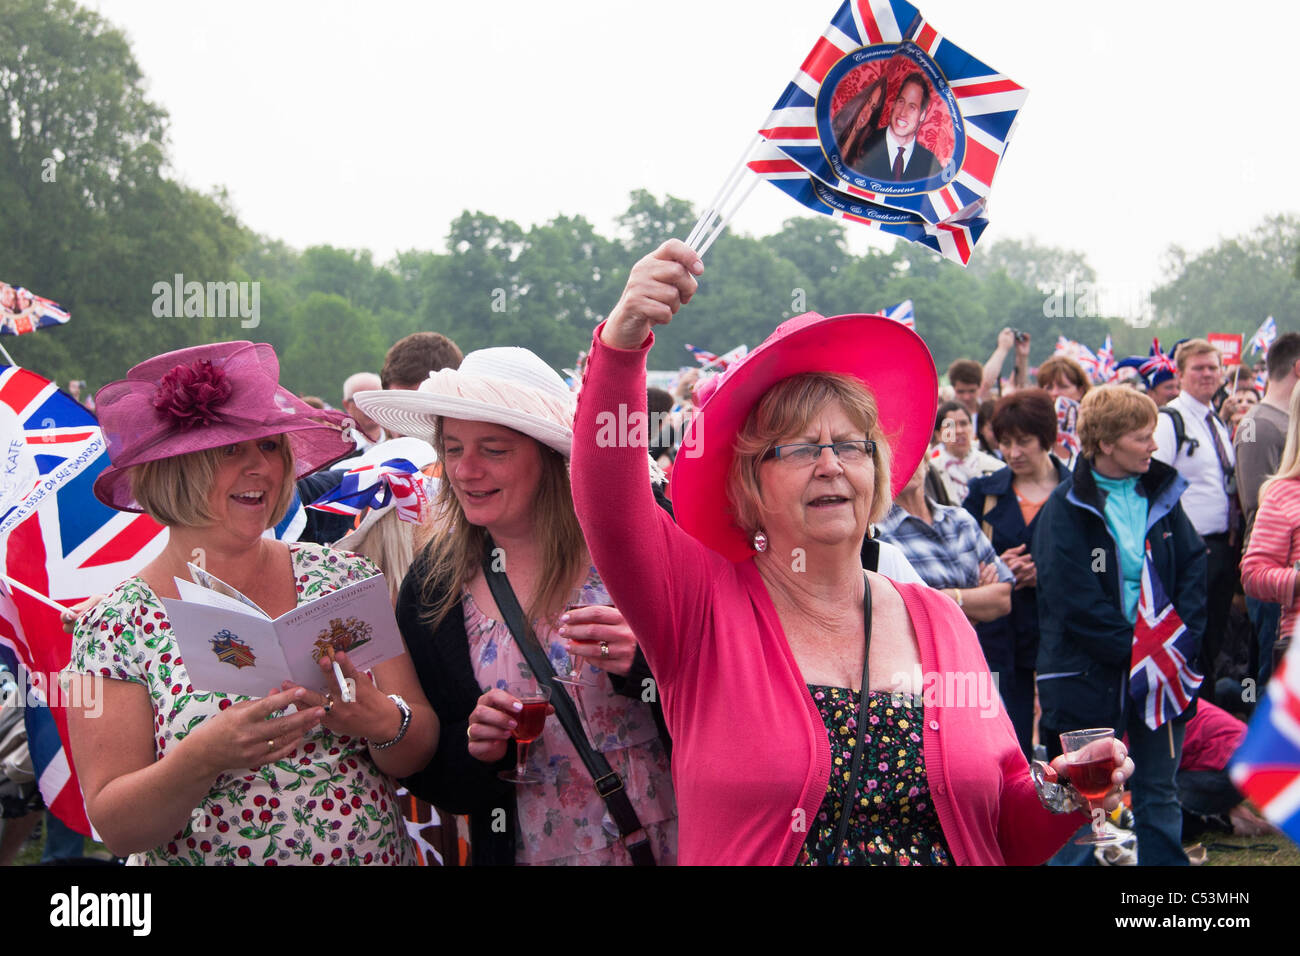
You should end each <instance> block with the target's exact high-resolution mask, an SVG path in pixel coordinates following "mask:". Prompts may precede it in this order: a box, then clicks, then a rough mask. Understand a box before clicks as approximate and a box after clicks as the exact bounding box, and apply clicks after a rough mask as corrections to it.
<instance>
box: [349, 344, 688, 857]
mask: <svg viewBox="0 0 1300 956" xmlns="http://www.w3.org/2000/svg"><path fill="white" fill-rule="evenodd" d="M356 401H357V403H358V404H359V405H360V406H361V408H362V409H363V410H364V411H365V412H366V414H368V415H370V416H371V417H372V418H374V420H375V421H377V422H379V423H380V424H381V425H383V426H384V427H385V429H387V430H389V431H390V432H396V433H399V434H403V435H411V436H414V437H417V438H423V439H425V440H427V441H429V442H430V443H431V444H432V445H433V446H434V447H435V448H436V449H437V451H438V455H439V458H440V459H441V461H442V464H443V477H444V481H443V483H442V486H441V488H440V490H439V493H438V497H437V501H436V502H435V508H434V510H435V515H434V520H435V521H436V522H438V523H439V525H440V531H439V533H438V534H436V535H435V537H434V538H433V540H432V541H431V542H430V543H429V545H428V546H427V547H426V548H425V549H424V550H423V551H422V552H421V553H420V554H419V556H418V557H417V558H416V561H415V563H414V564H413V565H412V568H411V571H410V573H409V574H408V575H407V577H406V580H405V581H404V582H403V584H402V589H401V591H400V593H399V595H398V603H397V619H398V624H399V626H400V627H401V630H402V634H403V636H404V637H405V639H406V641H407V643H408V645H409V646H410V648H411V654H412V659H413V660H414V662H415V666H416V671H417V673H418V674H419V677H420V680H421V683H422V684H423V686H424V689H425V693H426V695H427V696H428V697H429V700H430V703H432V704H433V707H434V709H435V711H437V713H438V715H439V719H440V721H441V722H442V728H443V733H442V738H441V743H440V746H439V747H438V751H437V753H436V755H435V757H434V759H433V761H432V762H431V763H430V764H429V765H428V767H426V768H425V770H424V771H422V772H421V773H419V774H416V775H414V776H412V777H410V778H408V780H407V781H406V782H407V785H408V786H409V787H410V789H411V790H412V792H414V793H416V794H417V795H419V796H421V797H423V798H425V799H427V800H429V801H430V802H432V803H434V804H436V805H437V806H439V807H445V808H447V809H448V810H451V811H452V812H456V813H467V814H469V816H470V832H471V839H470V844H471V852H472V854H473V862H475V863H478V864H482V863H497V864H502V863H523V864H565V863H580V864H586V863H616V864H617V863H622V864H626V863H646V862H649V860H650V859H651V857H653V860H654V861H655V862H657V863H660V864H664V863H673V862H675V861H676V835H677V830H676V817H677V810H676V804H675V801H674V798H673V793H672V785H671V774H670V770H669V763H668V756H667V752H666V747H665V746H664V744H663V743H662V742H661V739H660V734H659V730H658V727H657V722H656V719H655V714H654V712H653V708H652V706H651V703H649V702H648V701H653V700H654V699H655V694H654V685H653V684H652V683H649V682H646V681H643V680H642V679H641V678H640V674H639V672H638V671H637V670H635V669H634V668H637V667H641V668H643V667H644V663H643V659H640V660H638V654H637V647H636V639H635V637H634V635H633V634H632V631H631V629H630V628H628V626H627V624H626V623H625V622H624V621H623V617H622V615H621V614H620V613H619V612H618V610H617V609H616V608H614V607H612V606H600V605H601V604H602V603H606V604H608V603H609V602H608V596H607V595H606V594H605V590H604V585H603V583H602V582H601V580H600V578H599V576H598V575H597V574H596V572H595V569H594V568H593V567H592V564H591V559H590V556H589V555H588V553H587V547H586V544H585V542H584V541H583V538H582V532H581V530H580V529H579V527H578V520H577V517H576V516H575V515H574V512H573V503H572V497H571V494H570V490H569V476H568V459H569V454H570V449H571V446H572V440H573V431H572V421H573V409H574V398H573V395H572V394H571V393H570V391H569V389H568V388H567V386H566V385H565V384H564V381H563V380H562V379H561V378H560V376H559V375H557V374H556V373H555V372H554V371H553V370H551V369H550V368H549V367H548V366H547V365H546V364H545V363H544V362H542V361H541V359H539V358H538V357H537V356H536V355H534V354H533V353H532V352H529V351H528V350H526V349H520V348H492V349H484V350H481V351H478V352H473V353H471V354H469V355H467V356H466V357H465V360H464V362H463V363H462V364H461V366H460V368H459V369H456V370H452V369H443V370H441V371H439V372H435V373H433V374H431V375H430V376H429V378H428V379H426V380H425V381H424V383H422V384H421V386H420V388H419V390H418V391H384V392H361V393H359V394H358V395H357V396H356ZM489 577H491V578H492V579H493V581H494V583H491V584H490V583H489ZM503 583H504V586H505V587H506V588H507V590H508V591H509V592H511V593H512V594H513V595H514V596H515V598H516V600H517V603H518V606H519V607H521V608H522V609H523V613H522V615H520V617H519V618H518V619H517V620H516V621H515V627H513V628H512V627H510V626H509V625H508V624H507V623H506V621H507V620H510V617H511V615H509V613H508V611H509V599H508V598H507V599H506V603H507V608H506V610H505V611H503V610H502V609H501V608H500V606H499V603H498V600H497V598H496V594H499V593H501V592H500V588H501V587H502V586H503ZM493 587H495V588H497V589H498V590H497V591H495V592H494V590H493ZM578 588H581V589H583V590H584V592H586V596H587V599H588V600H587V603H589V604H593V605H596V606H589V607H581V608H576V609H573V610H571V611H566V610H565V605H566V600H567V598H568V597H569V595H570V594H571V592H573V591H574V590H575V589H578ZM520 631H523V633H519V632H520ZM521 644H522V645H523V646H521ZM536 646H539V649H540V651H541V652H542V653H541V655H540V656H536V655H535V659H536V660H540V659H541V657H542V656H544V657H545V658H546V660H545V661H543V663H545V664H547V665H548V667H547V668H546V669H547V670H548V671H550V670H551V668H553V672H551V673H538V671H539V670H542V668H540V667H533V666H532V665H530V663H529V662H528V659H527V656H528V654H530V653H534V654H535V652H533V651H532V650H531V649H532V648H534V647H536ZM526 648H527V650H526ZM571 658H574V659H581V660H582V661H583V662H584V663H585V665H586V666H584V667H582V668H581V670H582V673H583V674H584V676H585V677H586V678H588V679H589V680H590V681H591V684H590V685H589V686H579V687H576V688H575V687H573V686H572V685H570V686H562V685H560V684H554V685H551V679H552V677H553V676H554V674H555V673H559V674H562V675H567V674H568V673H569V670H570V660H571ZM521 677H522V678H526V679H534V680H536V681H537V682H538V683H540V684H548V685H551V686H552V688H553V696H552V704H553V705H554V706H556V707H557V708H565V707H567V706H568V701H567V700H565V699H562V698H561V695H574V694H576V695H578V697H579V700H578V702H577V703H578V706H579V708H580V711H581V713H582V714H584V715H585V718H586V719H585V720H583V721H581V725H580V728H579V730H578V733H581V734H583V736H584V737H585V738H586V739H588V740H590V741H591V742H592V743H593V744H594V749H595V751H597V755H596V756H597V758H599V759H603V760H605V761H607V763H608V765H609V768H610V770H611V771H612V773H613V774H616V775H617V777H614V776H606V775H604V774H600V773H594V772H593V771H592V769H590V767H591V766H592V764H591V763H590V762H589V760H590V754H588V755H587V756H586V757H584V755H583V754H582V753H581V752H580V744H579V743H577V742H575V740H574V739H573V737H572V736H571V735H570V733H568V732H566V730H565V729H564V727H562V726H561V722H560V721H559V720H557V719H548V720H547V722H546V726H545V730H544V731H543V734H542V736H541V737H539V738H538V739H537V740H536V741H535V742H534V743H533V744H532V747H531V751H530V755H529V769H530V771H532V772H533V773H536V774H538V775H540V776H541V777H542V778H543V781H544V782H543V783H539V784H524V785H514V784H511V783H507V782H504V781H502V780H501V779H499V776H498V771H500V770H504V769H508V768H510V767H512V766H513V765H514V757H515V752H514V744H513V741H512V738H511V730H512V728H513V727H514V726H515V718H516V717H517V716H518V715H519V710H520V707H521V704H520V701H519V700H518V699H517V698H516V697H514V696H512V695H511V694H509V693H507V691H506V690H505V689H504V688H505V687H506V686H507V685H508V684H510V683H512V682H514V681H518V680H519V679H520V678H521ZM598 777H599V778H600V785H599V786H598V785H597V784H596V783H595V780H596V779H597V778H598ZM602 793H604V794H606V795H607V797H608V799H606V798H605V797H602ZM625 797H626V798H627V799H626V800H625V799H624V798H625ZM629 810H630V811H631V815H630V816H629ZM501 811H504V817H503V816H502V814H501Z"/></svg>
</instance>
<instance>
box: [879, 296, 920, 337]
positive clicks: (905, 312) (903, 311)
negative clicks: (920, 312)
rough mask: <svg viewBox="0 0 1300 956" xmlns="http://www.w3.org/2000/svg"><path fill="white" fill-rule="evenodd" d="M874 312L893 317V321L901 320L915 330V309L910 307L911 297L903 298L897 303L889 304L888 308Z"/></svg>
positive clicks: (888, 317)
mask: <svg viewBox="0 0 1300 956" xmlns="http://www.w3.org/2000/svg"><path fill="white" fill-rule="evenodd" d="M876 314H877V315H883V316H884V317H885V318H887V319H893V320H894V321H895V322H902V323H903V324H904V325H906V326H907V327H908V328H909V329H911V330H912V331H913V332H915V331H916V311H915V310H914V309H913V308H912V300H911V299H905V300H904V301H902V302H900V303H898V305H891V306H890V307H889V308H888V309H881V310H880V311H879V312H878V313H876Z"/></svg>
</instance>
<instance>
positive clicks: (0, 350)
mask: <svg viewBox="0 0 1300 956" xmlns="http://www.w3.org/2000/svg"><path fill="white" fill-rule="evenodd" d="M0 355H3V356H4V357H5V362H7V363H8V364H10V365H17V364H18V363H17V362H15V361H14V357H13V356H12V355H10V354H9V353H8V352H6V351H5V347H4V346H3V345H0Z"/></svg>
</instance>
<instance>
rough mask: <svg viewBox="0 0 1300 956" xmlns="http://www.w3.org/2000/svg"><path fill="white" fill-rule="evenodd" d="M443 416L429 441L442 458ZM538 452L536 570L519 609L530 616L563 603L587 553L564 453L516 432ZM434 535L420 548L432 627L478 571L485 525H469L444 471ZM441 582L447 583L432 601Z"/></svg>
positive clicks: (538, 615)
mask: <svg viewBox="0 0 1300 956" xmlns="http://www.w3.org/2000/svg"><path fill="white" fill-rule="evenodd" d="M442 421H443V420H442V418H441V417H439V418H438V421H437V424H436V425H435V426H434V434H433V445H434V447H435V448H436V449H437V450H438V459H439V460H440V461H445V460H446V457H445V451H446V449H445V444H444V441H443V435H442ZM520 436H521V437H522V438H525V439H527V441H528V442H529V443H531V444H532V446H533V447H534V448H535V449H536V451H537V454H538V455H540V456H541V463H542V468H541V478H540V480H539V481H538V484H537V498H536V499H535V500H534V502H533V508H532V513H533V517H534V524H533V537H534V539H535V540H536V541H538V542H539V543H540V544H541V554H540V555H539V558H538V562H539V564H538V570H539V571H540V572H541V573H540V575H539V576H538V578H537V582H536V586H535V587H534V590H533V600H532V603H531V604H529V606H528V607H526V608H525V609H524V613H525V614H526V615H527V616H528V619H529V620H540V619H543V618H547V617H551V616H554V615H555V614H556V613H557V612H559V611H560V610H561V609H562V608H563V606H564V600H565V598H566V597H568V595H569V592H570V590H572V588H573V585H574V582H575V581H576V580H577V579H578V576H579V574H582V575H583V576H585V572H586V570H587V568H588V567H589V563H590V558H589V557H588V556H587V543H586V541H585V540H584V539H583V537H582V528H580V527H579V526H578V516H577V515H576V514H575V513H574V511H573V492H572V491H571V490H570V488H569V468H568V462H567V461H565V459H564V456H563V455H561V454H560V453H559V452H557V451H555V450H554V449H553V448H551V447H549V446H547V445H543V444H542V443H541V442H539V441H537V440H536V439H534V438H530V437H528V436H527V435H523V434H522V433H520ZM433 521H434V528H435V530H434V534H433V537H432V538H431V539H430V540H429V543H428V544H427V545H426V547H425V549H424V554H425V556H426V558H427V566H426V567H427V570H426V572H425V574H424V578H423V580H421V581H420V582H419V583H420V593H421V598H422V603H423V605H424V606H425V608H426V610H425V611H424V614H423V617H424V619H425V620H426V621H428V622H429V625H430V626H431V627H437V626H438V625H439V624H441V623H442V620H443V618H445V617H446V616H447V614H448V613H449V612H450V611H451V609H452V608H453V607H455V606H456V605H457V604H459V603H460V600H461V593H460V592H461V591H462V589H464V588H465V587H467V586H468V585H469V583H470V582H471V581H473V580H474V578H475V577H476V576H477V575H478V574H479V573H480V570H481V568H482V564H483V554H484V549H485V548H486V545H487V540H488V532H487V529H486V528H483V527H479V526H478V525H473V524H470V522H469V519H467V518H466V517H465V509H463V508H462V507H461V506H460V502H459V501H458V500H457V499H456V494H455V492H454V491H452V487H451V482H450V481H448V480H447V478H446V476H445V475H444V477H443V480H442V485H441V486H440V487H439V489H438V495H437V498H436V499H435V501H434V516H433ZM440 586H441V587H443V588H446V590H445V592H444V593H443V595H442V597H441V598H440V599H437V600H436V603H435V598H437V594H438V591H439V589H440Z"/></svg>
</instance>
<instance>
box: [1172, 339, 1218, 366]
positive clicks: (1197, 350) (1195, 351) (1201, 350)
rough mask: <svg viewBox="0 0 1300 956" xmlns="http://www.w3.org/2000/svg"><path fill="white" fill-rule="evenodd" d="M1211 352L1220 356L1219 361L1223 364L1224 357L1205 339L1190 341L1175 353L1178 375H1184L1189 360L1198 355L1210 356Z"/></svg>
mask: <svg viewBox="0 0 1300 956" xmlns="http://www.w3.org/2000/svg"><path fill="white" fill-rule="evenodd" d="M1210 352H1213V353H1214V354H1215V355H1218V356H1219V361H1220V363H1222V361H1223V355H1222V354H1221V353H1220V352H1219V350H1218V349H1216V348H1215V347H1214V346H1213V345H1211V344H1210V343H1209V342H1207V341H1206V340H1205V339H1188V340H1187V341H1186V342H1184V343H1183V344H1182V345H1180V346H1178V348H1177V349H1176V350H1175V351H1174V365H1176V366H1178V374H1179V375H1182V374H1183V371H1184V369H1185V368H1186V367H1187V360H1188V359H1189V358H1194V357H1195V356H1197V355H1208V354H1209V353H1210Z"/></svg>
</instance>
